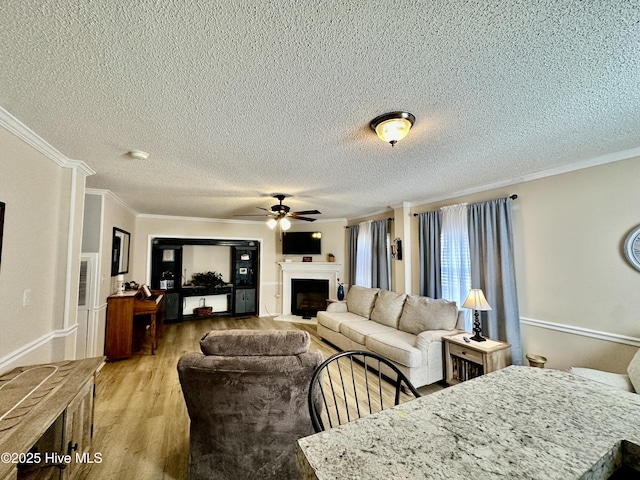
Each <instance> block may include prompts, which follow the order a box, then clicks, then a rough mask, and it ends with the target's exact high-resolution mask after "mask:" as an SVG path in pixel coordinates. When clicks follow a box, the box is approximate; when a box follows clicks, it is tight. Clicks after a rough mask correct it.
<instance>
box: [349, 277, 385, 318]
mask: <svg viewBox="0 0 640 480" xmlns="http://www.w3.org/2000/svg"><path fill="white" fill-rule="evenodd" d="M379 290H380V289H379V288H366V287H359V286H357V285H354V286H353V287H351V288H350V289H349V293H347V307H348V308H349V311H350V312H351V313H355V314H356V315H360V316H361V317H365V318H366V319H367V320H369V315H371V310H372V309H373V304H374V303H375V301H376V295H377V294H378V291H379Z"/></svg>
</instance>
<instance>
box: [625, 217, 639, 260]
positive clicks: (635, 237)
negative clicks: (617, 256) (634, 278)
mask: <svg viewBox="0 0 640 480" xmlns="http://www.w3.org/2000/svg"><path fill="white" fill-rule="evenodd" d="M624 254H625V255H626V257H627V260H629V263H630V264H631V265H633V266H634V267H635V268H636V269H637V270H640V225H639V226H637V227H636V228H634V229H633V230H632V232H631V233H630V234H629V236H628V237H627V239H626V240H625V242H624Z"/></svg>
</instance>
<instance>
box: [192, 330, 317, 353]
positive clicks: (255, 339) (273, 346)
mask: <svg viewBox="0 0 640 480" xmlns="http://www.w3.org/2000/svg"><path fill="white" fill-rule="evenodd" d="M310 344H311V337H310V336H309V333H308V332H305V331H302V330H240V329H238V330H212V331H210V332H208V333H206V334H205V335H204V337H202V338H201V339H200V349H201V350H202V353H204V354H205V355H218V356H223V357H241V356H255V355H258V356H265V355H267V356H280V355H300V354H301V353H305V352H306V351H307V350H308V349H309V345H310Z"/></svg>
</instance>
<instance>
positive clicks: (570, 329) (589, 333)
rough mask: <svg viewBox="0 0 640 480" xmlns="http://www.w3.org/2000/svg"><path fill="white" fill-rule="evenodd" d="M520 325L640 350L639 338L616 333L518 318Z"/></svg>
mask: <svg viewBox="0 0 640 480" xmlns="http://www.w3.org/2000/svg"><path fill="white" fill-rule="evenodd" d="M520 324H522V325H529V326H532V327H537V328H544V329H547V330H555V331H557V332H563V333H569V334H572V335H580V336H582V337H589V338H595V339H597V340H604V341H607V342H614V343H621V344H623V345H631V346H634V347H639V348H640V338H637V337H630V336H628V335H620V334H618V333H609V332H603V331H601V330H592V329H590V328H584V327H577V326H575V325H566V324H563V323H556V322H548V321H546V320H537V319H535V318H526V317H520Z"/></svg>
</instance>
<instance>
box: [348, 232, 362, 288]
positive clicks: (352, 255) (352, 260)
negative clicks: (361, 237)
mask: <svg viewBox="0 0 640 480" xmlns="http://www.w3.org/2000/svg"><path fill="white" fill-rule="evenodd" d="M359 230H360V226H359V225H351V226H350V227H349V281H348V283H349V285H355V284H356V259H357V257H358V255H357V253H358V231H359Z"/></svg>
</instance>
